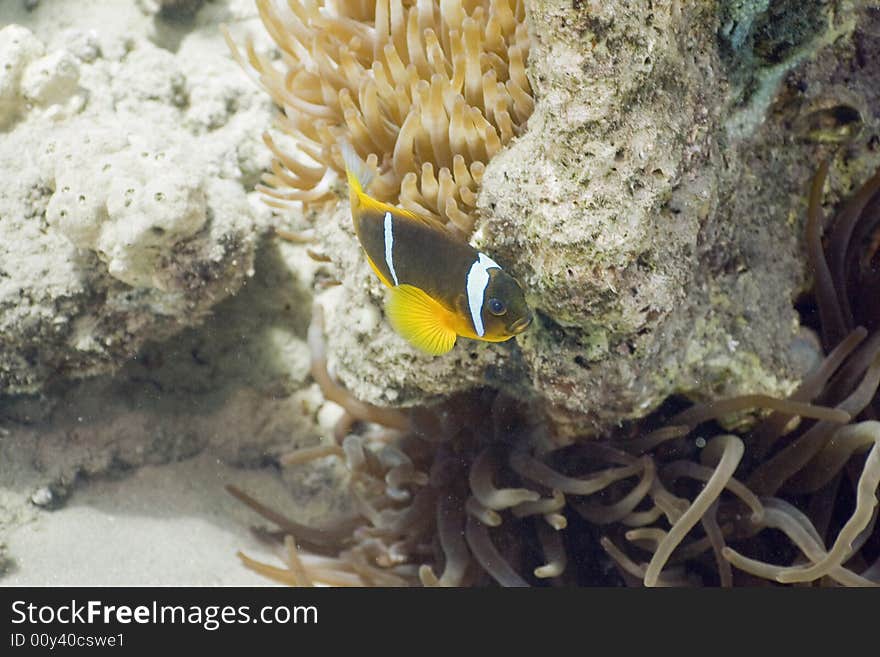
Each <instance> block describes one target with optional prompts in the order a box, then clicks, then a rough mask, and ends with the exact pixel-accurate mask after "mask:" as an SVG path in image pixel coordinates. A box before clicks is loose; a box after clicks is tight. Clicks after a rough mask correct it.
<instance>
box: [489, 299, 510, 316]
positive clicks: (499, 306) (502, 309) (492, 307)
mask: <svg viewBox="0 0 880 657" xmlns="http://www.w3.org/2000/svg"><path fill="white" fill-rule="evenodd" d="M489 312H490V313H492V314H493V315H503V314H504V313H506V312H507V306H505V305H504V302H503V301H502V300H501V299H496V298H494V297H492V298H491V299H489Z"/></svg>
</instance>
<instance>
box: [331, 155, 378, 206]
mask: <svg viewBox="0 0 880 657" xmlns="http://www.w3.org/2000/svg"><path fill="white" fill-rule="evenodd" d="M339 148H340V150H341V151H342V161H343V162H344V163H345V175H346V177H347V178H348V188H349V195H350V197H351V205H352V207H354V206H355V205H356V203H357V201H358V200H359V199H360V197H361V196H362V195H366V191H365V190H366V188H367V187H369V186H370V183H371V182H373V177H374V174H373V172H372V171H371V170H370V169H369V167H367V165H366V163H365V162H364V161H363V160H362V159H361V158H360V157H359V156H358V154H357V153H355V151H354V147H353V146H352V145H351V143H350V142H348V141H343V142H342V143H340V145H339Z"/></svg>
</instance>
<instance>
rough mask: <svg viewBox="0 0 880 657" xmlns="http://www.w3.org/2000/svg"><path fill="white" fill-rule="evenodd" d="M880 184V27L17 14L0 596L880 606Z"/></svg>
mask: <svg viewBox="0 0 880 657" xmlns="http://www.w3.org/2000/svg"><path fill="white" fill-rule="evenodd" d="M342 143H347V144H350V145H351V146H352V148H353V150H354V152H355V153H356V155H357V157H358V158H361V159H362V160H363V163H364V166H365V167H366V169H365V170H368V171H369V172H370V173H371V175H372V176H373V182H372V183H371V185H370V186H369V187H368V189H367V191H368V192H369V194H370V195H371V197H373V198H375V199H376V200H377V201H378V202H382V203H387V204H390V205H391V206H394V207H396V208H401V209H402V211H403V212H409V213H413V216H418V217H422V218H424V219H425V220H426V221H430V222H432V223H433V224H435V225H439V226H442V227H443V230H446V231H448V233H449V234H450V235H452V236H453V237H454V238H455V239H456V240H460V241H461V242H463V243H464V242H467V243H469V244H471V245H472V246H473V247H475V248H476V249H478V250H479V251H480V252H485V253H487V254H489V255H490V256H491V258H492V259H493V264H494V261H497V263H498V264H500V266H501V267H502V268H503V269H504V271H505V272H509V273H510V274H511V275H512V276H513V277H515V279H516V281H517V282H518V283H519V285H521V287H522V290H523V291H524V295H525V301H526V302H527V304H528V306H529V308H530V316H531V317H532V318H533V319H532V321H531V324H530V325H529V326H528V328H527V329H526V330H524V331H523V332H521V333H517V334H516V335H515V336H514V337H512V338H511V339H509V340H505V341H500V342H486V341H483V340H472V339H467V337H462V338H461V339H459V340H457V342H456V344H455V346H454V348H453V349H452V350H451V351H450V352H449V353H446V354H443V355H440V356H432V355H429V354H426V353H424V352H423V351H422V350H420V349H419V348H418V346H417V345H414V344H412V343H411V341H408V340H407V339H404V337H402V336H401V335H399V334H398V332H397V331H395V330H394V328H392V326H390V325H389V322H388V311H387V308H388V306H386V298H387V297H388V296H389V295H390V294H393V290H386V289H385V287H384V286H383V283H382V281H380V280H379V277H377V276H376V275H375V273H374V272H376V273H380V272H379V270H378V269H377V268H376V266H375V263H373V262H372V260H370V261H368V259H367V258H366V257H365V253H364V250H363V249H362V246H364V247H365V248H366V245H362V243H361V242H359V237H360V234H359V233H357V231H356V230H355V227H354V226H353V222H352V208H351V206H350V204H349V194H348V189H347V185H346V180H345V175H344V173H345V163H344V161H343V157H342V152H341V150H340V145H341V144H342ZM878 167H880V6H878V5H876V4H875V3H868V2H855V1H849V0H830V1H827V2H819V1H818V0H817V1H815V2H790V1H788V0H718V1H712V2H708V1H707V2H686V1H677V0H676V1H673V0H669V1H663V0H656V1H653V2H623V1H612V2H599V1H596V2H591V1H589V0H575V1H573V2H555V1H544V0H519V1H515V0H441V1H439V2H435V1H434V0H408V1H402V0H379V2H371V1H368V0H337V1H336V2H329V1H325V0H302V1H301V0H290V2H281V1H279V0H275V1H271V0H258V1H255V0H205V1H204V2H202V1H199V0H177V1H174V0H172V1H168V0H166V1H164V2H160V1H159V0H77V2H68V1H64V0H0V174H2V175H0V585H32V584H36V585H42V584H107V585H127V584H169V585H176V584H194V585H216V584H270V583H273V582H281V583H287V584H295V585H303V584H312V583H324V584H339V585H348V584H351V585H422V584H423V585H438V584H439V585H453V586H459V585H478V586H480V585H496V584H501V585H512V586H520V585H527V584H530V585H555V586H560V585H567V586H574V585H578V586H589V585H605V586H619V585H651V586H653V585H702V586H719V585H720V586H732V585H763V584H769V583H774V582H775V583H782V584H790V583H797V582H806V583H813V584H816V585H855V586H868V585H876V584H877V583H878V582H880V531H878V530H877V528H876V516H877V491H878V485H880V424H878V423H877V421H876V419H877V412H878V410H880V405H878V403H877V388H878V382H880V356H878V354H880V333H878V328H880V327H878V323H880V312H878V308H880V305H878V296H877V295H878V292H880V278H878V273H877V267H878V266H880V262H878V259H877V249H878V246H880V239H878V235H880V232H878V230H880V227H878V220H880V192H878V190H880V175H878V174H877V173H875V172H877V170H878ZM389 225H390V220H389ZM389 230H390V229H387V228H386V236H385V240H386V241H385V249H386V250H385V252H384V253H385V258H386V260H388V253H389V251H390V247H389V246H388V244H389V236H390V233H389V232H388V231H389ZM396 248H404V249H405V248H407V245H406V244H404V243H399V244H398V246H397V247H396ZM412 248H413V249H414V252H413V257H414V258H415V259H422V260H423V261H424V263H425V264H424V266H425V269H426V270H427V271H429V272H431V274H432V275H433V276H435V277H436V279H437V281H438V286H445V287H443V289H447V287H451V288H452V289H453V290H454V288H455V286H456V285H458V284H459V283H456V280H457V279H455V278H454V277H455V276H457V274H454V273H451V272H450V268H449V266H448V263H444V262H442V261H440V260H439V259H438V257H437V253H438V251H437V250H433V249H432V248H431V246H430V245H428V246H427V247H425V246H424V245H421V244H420V245H419V246H418V247H412ZM367 255H370V254H369V253H368V254H367ZM399 262H400V260H399V259H398V263H399ZM389 264H390V261H389ZM371 265H373V266H372V269H371ZM380 269H381V268H380ZM392 271H393V268H392ZM490 271H491V270H490ZM386 282H388V281H386ZM460 285H461V288H462V295H468V294H470V293H471V292H470V289H469V288H468V286H467V284H466V283H465V281H464V280H462V281H461V282H460ZM474 312H475V311H473V310H471V313H472V314H473V313H474ZM483 312H484V317H486V318H488V315H486V314H485V313H486V312H488V311H483ZM473 316H474V317H476V315H473ZM505 337H510V336H505ZM261 516H262V518H261ZM252 526H254V527H256V528H257V530H256V531H251V527H252ZM237 553H240V558H239V557H237V556H236V554H237Z"/></svg>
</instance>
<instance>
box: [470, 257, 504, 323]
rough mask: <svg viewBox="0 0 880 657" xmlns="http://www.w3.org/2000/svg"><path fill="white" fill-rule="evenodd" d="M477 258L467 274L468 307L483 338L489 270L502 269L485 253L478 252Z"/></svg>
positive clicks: (472, 319)
mask: <svg viewBox="0 0 880 657" xmlns="http://www.w3.org/2000/svg"><path fill="white" fill-rule="evenodd" d="M477 256H478V257H477V259H476V261H475V262H474V264H472V265H471V268H470V269H469V270H468V275H467V299H468V308H470V311H471V321H472V322H473V324H474V331H475V332H476V334H477V335H478V336H480V337H481V338H482V337H483V336H484V335H485V334H486V329H485V327H484V326H483V315H482V312H483V301H484V300H485V296H486V287H488V285H489V270H490V269H493V268H494V269H501V267H499V266H498V263H497V262H495V261H494V260H492V258H490V257H489V256H487V255H486V254H485V253H479V254H477Z"/></svg>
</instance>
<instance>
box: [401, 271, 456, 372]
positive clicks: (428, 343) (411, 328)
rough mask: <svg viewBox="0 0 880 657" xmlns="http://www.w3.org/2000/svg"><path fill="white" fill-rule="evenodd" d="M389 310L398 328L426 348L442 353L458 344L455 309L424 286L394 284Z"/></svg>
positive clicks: (402, 333) (415, 343) (427, 350)
mask: <svg viewBox="0 0 880 657" xmlns="http://www.w3.org/2000/svg"><path fill="white" fill-rule="evenodd" d="M385 312H386V313H387V314H388V321H389V322H390V323H391V326H393V327H394V330H395V331H397V332H398V333H400V335H402V336H403V337H404V338H406V339H407V340H408V341H409V342H411V343H412V344H413V345H415V346H416V347H418V348H419V349H421V350H422V351H424V352H427V353H429V354H433V355H435V356H438V355H440V354H445V353H446V352H447V351H449V350H450V349H452V347H453V346H454V345H455V338H456V333H455V331H454V330H452V329H451V328H449V325H450V324H451V320H452V319H453V318H452V317H450V315H451V314H452V313H451V312H450V311H449V310H447V309H446V308H444V307H443V306H442V305H441V304H440V303H439V302H438V301H436V300H434V299H433V298H432V297H431V296H430V295H429V294H428V293H427V292H425V291H424V290H422V289H420V288H417V287H414V286H412V285H398V286H397V287H393V288H391V292H390V294H389V295H388V301H387V302H386V304H385Z"/></svg>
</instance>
